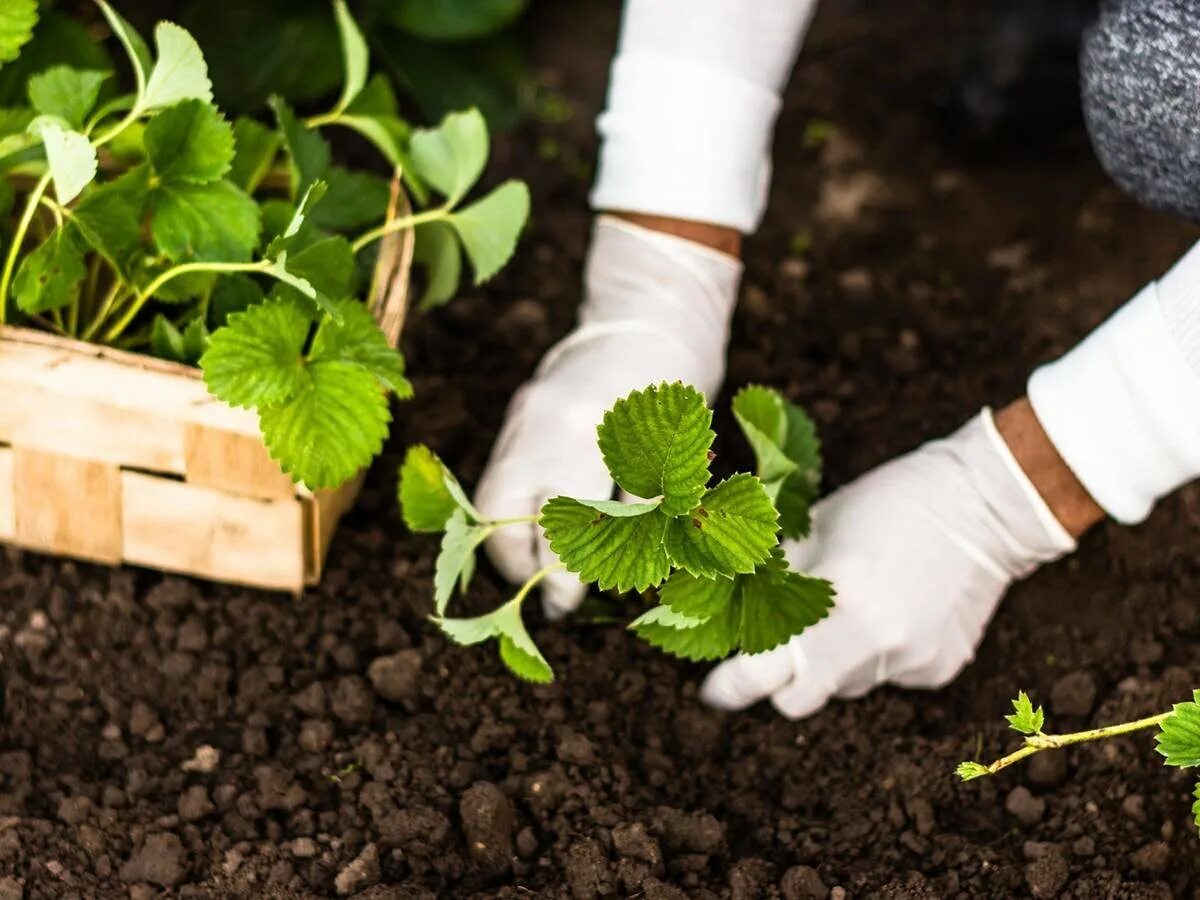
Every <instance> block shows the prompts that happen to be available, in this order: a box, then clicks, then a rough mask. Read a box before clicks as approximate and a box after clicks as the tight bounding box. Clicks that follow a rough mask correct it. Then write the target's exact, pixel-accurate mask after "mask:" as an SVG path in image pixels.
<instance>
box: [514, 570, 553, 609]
mask: <svg viewBox="0 0 1200 900" xmlns="http://www.w3.org/2000/svg"><path fill="white" fill-rule="evenodd" d="M566 568H567V567H566V566H564V565H563V564H562V563H561V562H554V563H550V565H548V566H545V567H543V568H541V569H538V570H537V571H536V572H534V573H533V574H532V575H530V576H529V579H528V580H527V581H526V582H525V583H524V584H523V585H521V589H520V590H519V591H517V592H516V593H515V594H513V598H512V599H511V600H509V601H508V602H509V603H510V604H513V605H515V606H520V605H521V604H522V603H524V602H525V598H526V597H528V596H529V592H530V591H532V590H533V589H534V588H535V587H537V586H538V584H540V583H541V581H542V580H543V579H544V578H545V577H546V576H547V575H551V574H553V573H554V572H559V571H564V570H565V569H566Z"/></svg>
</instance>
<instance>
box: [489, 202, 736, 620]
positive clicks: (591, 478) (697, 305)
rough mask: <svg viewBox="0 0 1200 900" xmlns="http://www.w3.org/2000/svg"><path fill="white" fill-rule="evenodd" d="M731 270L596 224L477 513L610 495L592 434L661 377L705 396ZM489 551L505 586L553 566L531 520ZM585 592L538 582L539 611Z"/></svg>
mask: <svg viewBox="0 0 1200 900" xmlns="http://www.w3.org/2000/svg"><path fill="white" fill-rule="evenodd" d="M741 273H742V266H741V263H740V262H739V261H738V260H736V259H735V258H734V257H732V256H727V255H726V254H724V253H720V252H717V251H715V250H711V249H709V248H707V247H705V246H702V245H700V244H697V243H695V242H693V241H688V240H685V239H683V238H679V237H674V236H672V235H667V234H663V233H661V232H658V231H654V230H652V229H648V228H643V227H641V226H639V225H634V224H632V223H630V222H626V221H624V220H623V219H619V218H616V217H614V216H600V217H599V218H597V220H596V226H595V230H594V233H593V236H592V245H591V250H590V252H589V255H588V262H587V268H586V272H585V275H584V300H583V304H582V306H581V307H580V311H579V324H578V326H577V327H576V328H575V330H574V331H572V332H571V333H570V334H569V335H567V336H566V337H565V338H563V340H561V341H559V342H558V343H557V344H556V345H555V346H554V347H552V348H551V349H550V351H549V352H548V353H547V354H546V356H545V357H544V358H543V359H542V362H541V365H539V366H538V369H537V371H536V372H535V373H534V376H533V378H532V379H530V381H529V382H527V383H526V384H525V385H524V386H523V387H522V388H521V389H520V390H519V391H518V392H517V393H516V395H515V396H514V397H513V400H512V403H511V404H510V405H509V408H508V412H507V414H506V417H505V422H504V426H503V428H502V429H501V431H500V436H499V438H498V439H497V441H496V444H495V447H494V448H493V449H492V456H491V459H490V460H489V462H488V465H487V468H486V469H485V471H484V473H483V477H482V478H481V479H480V482H479V487H478V490H477V492H476V497H475V505H476V506H477V507H478V508H479V510H480V512H481V513H482V514H483V515H485V516H488V517H490V518H509V517H513V516H525V515H533V514H536V513H537V512H538V510H539V509H540V508H541V506H542V504H543V503H545V502H546V501H547V500H548V499H550V498H551V497H555V496H558V495H559V494H565V495H568V496H573V497H578V498H583V499H608V498H610V497H611V496H612V493H613V487H614V485H613V482H612V479H611V478H610V477H609V474H608V470H607V469H606V468H605V467H604V462H603V459H602V457H601V455H600V450H599V449H598V448H597V446H596V426H597V425H599V424H600V420H601V419H602V418H603V416H604V413H605V411H606V410H607V409H608V408H609V407H611V406H612V404H613V402H614V401H616V400H618V399H620V398H621V397H623V396H624V395H626V394H628V393H629V392H630V391H634V390H638V389H640V388H644V387H646V386H648V385H651V384H657V383H659V382H662V381H682V382H684V383H685V384H690V385H693V386H694V387H696V388H697V389H698V390H700V391H702V392H704V394H705V396H707V397H708V398H709V399H710V400H712V399H713V398H714V396H715V394H716V392H717V390H718V389H719V388H720V386H721V381H722V379H723V378H724V373H725V347H726V344H727V342H728V337H729V320H730V317H731V315H732V312H733V307H734V304H735V303H736V301H737V289H738V283H739V281H740V279H741ZM487 549H488V553H489V555H490V556H491V558H492V561H493V562H494V563H495V564H496V567H497V568H498V569H499V570H500V571H501V572H502V573H503V574H504V576H505V577H506V578H508V579H510V580H511V581H513V582H522V581H524V580H525V579H527V578H529V577H530V576H531V575H533V574H534V573H535V572H536V571H537V570H539V569H541V568H543V567H544V566H546V565H549V564H551V563H552V562H554V561H555V556H554V555H553V553H552V552H551V550H550V547H549V545H548V544H547V543H546V541H545V539H544V537H543V536H542V534H541V529H539V528H538V527H537V526H536V525H533V524H529V525H522V526H510V527H507V528H503V529H500V530H499V531H497V532H496V533H495V534H494V535H493V536H492V538H491V539H490V540H489V542H488V545H487ZM585 590H586V589H585V586H584V585H583V584H581V583H580V581H579V579H578V578H577V577H576V576H575V575H573V574H571V573H569V572H556V573H553V574H551V575H550V576H549V577H547V578H546V579H545V581H543V582H542V595H543V598H544V601H545V606H546V611H547V614H549V615H551V616H556V617H557V616H562V615H564V614H565V613H567V612H569V611H570V610H572V609H574V608H575V607H576V606H577V605H578V604H579V602H580V601H581V600H582V599H583V596H584V593H585Z"/></svg>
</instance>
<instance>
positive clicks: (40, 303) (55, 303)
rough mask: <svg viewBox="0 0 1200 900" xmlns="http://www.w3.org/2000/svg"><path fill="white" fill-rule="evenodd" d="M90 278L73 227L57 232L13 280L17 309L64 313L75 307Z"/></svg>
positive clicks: (51, 235) (36, 251)
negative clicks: (80, 286) (69, 305)
mask: <svg viewBox="0 0 1200 900" xmlns="http://www.w3.org/2000/svg"><path fill="white" fill-rule="evenodd" d="M86 274H87V267H86V266H85V265H84V262H83V249H82V248H81V247H80V246H79V242H78V240H77V239H76V237H75V233H74V229H73V228H71V226H70V225H67V226H63V227H60V228H56V229H55V230H54V231H53V232H52V233H51V234H50V236H49V237H48V238H47V239H46V240H45V241H43V242H42V243H41V244H39V245H38V246H37V248H36V249H35V250H33V251H32V252H31V253H29V254H27V255H26V256H25V258H24V259H23V260H22V261H21V266H20V268H18V269H17V275H16V278H15V279H14V280H13V294H14V296H15V297H16V299H17V306H19V307H20V308H21V310H22V311H23V312H27V313H30V314H36V313H43V312H47V311H49V310H52V309H61V308H62V307H64V306H67V305H68V304H70V303H72V302H73V301H74V300H75V297H76V296H77V294H78V292H79V282H81V281H82V280H83V278H84V276H85V275H86Z"/></svg>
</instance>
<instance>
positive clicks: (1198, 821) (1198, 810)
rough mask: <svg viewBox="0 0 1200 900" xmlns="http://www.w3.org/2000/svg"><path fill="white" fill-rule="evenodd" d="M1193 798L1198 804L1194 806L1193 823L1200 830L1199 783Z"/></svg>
mask: <svg viewBox="0 0 1200 900" xmlns="http://www.w3.org/2000/svg"><path fill="white" fill-rule="evenodd" d="M1192 796H1193V797H1195V798H1196V802H1195V803H1193V804H1192V821H1193V822H1194V823H1195V825H1196V827H1197V828H1198V829H1200V782H1197V784H1196V789H1195V790H1194V791H1193V792H1192Z"/></svg>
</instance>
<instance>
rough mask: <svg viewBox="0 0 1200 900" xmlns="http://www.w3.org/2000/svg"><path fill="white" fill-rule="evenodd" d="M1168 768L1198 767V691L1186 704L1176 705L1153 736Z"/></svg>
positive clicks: (1199, 739)
mask: <svg viewBox="0 0 1200 900" xmlns="http://www.w3.org/2000/svg"><path fill="white" fill-rule="evenodd" d="M1155 740H1156V741H1157V742H1158V746H1157V748H1156V749H1157V750H1158V752H1159V753H1160V754H1162V755H1163V757H1165V758H1166V764H1167V765H1168V766H1180V767H1182V768H1193V767H1195V766H1200V691H1196V692H1195V693H1194V695H1193V697H1192V699H1191V700H1190V701H1188V702H1187V703H1176V704H1175V706H1174V707H1172V714H1171V715H1170V716H1168V717H1167V719H1166V720H1165V721H1164V722H1163V723H1162V725H1161V726H1160V730H1159V732H1158V734H1157V735H1156V736H1155Z"/></svg>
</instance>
